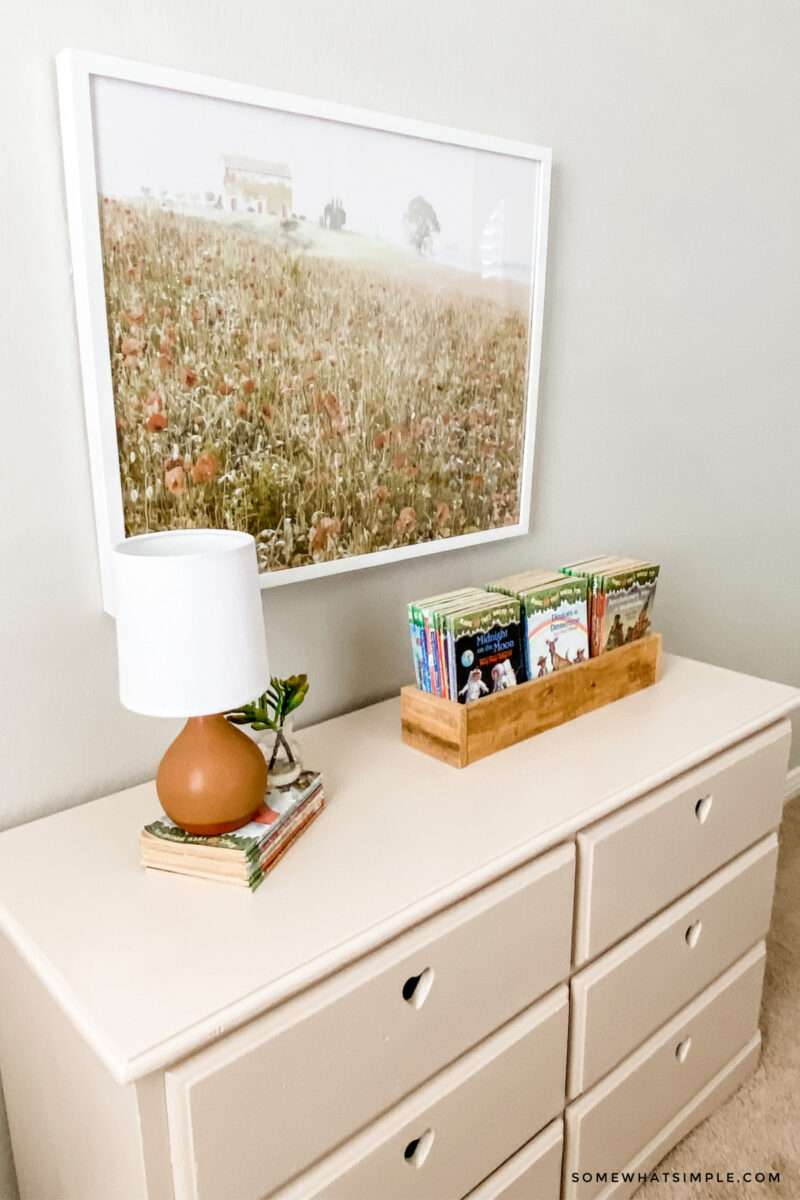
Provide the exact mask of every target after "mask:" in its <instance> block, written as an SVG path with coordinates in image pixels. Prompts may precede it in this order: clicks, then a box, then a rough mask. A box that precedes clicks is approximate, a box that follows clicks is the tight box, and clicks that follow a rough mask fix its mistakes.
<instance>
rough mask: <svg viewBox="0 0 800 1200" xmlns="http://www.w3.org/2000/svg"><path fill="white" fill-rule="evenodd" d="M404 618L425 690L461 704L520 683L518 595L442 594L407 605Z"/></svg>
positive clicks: (478, 590) (483, 591)
mask: <svg viewBox="0 0 800 1200" xmlns="http://www.w3.org/2000/svg"><path fill="white" fill-rule="evenodd" d="M408 620H409V626H410V629H411V644H412V649H413V651H414V668H415V672H416V678H417V686H418V687H420V688H422V689H423V691H426V692H433V693H434V695H437V696H444V697H445V698H446V699H449V700H458V701H460V702H461V703H462V704H464V703H466V702H467V701H470V700H478V699H480V697H481V696H485V695H487V694H488V693H489V692H499V691H503V690H504V689H505V688H509V687H514V686H515V684H517V683H521V682H522V680H524V678H525V667H524V662H523V656H524V650H523V645H522V634H521V608H520V602H519V600H517V599H516V597H512V596H506V595H500V594H498V593H497V592H491V591H489V590H488V589H486V588H463V589H461V590H459V591H455V592H444V593H442V594H441V595H440V596H431V597H429V598H428V599H427V600H420V601H418V602H417V603H416V604H410V605H409V606H408Z"/></svg>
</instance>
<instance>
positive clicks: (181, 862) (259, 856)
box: [140, 771, 325, 891]
mask: <svg viewBox="0 0 800 1200" xmlns="http://www.w3.org/2000/svg"><path fill="white" fill-rule="evenodd" d="M324 805H325V798H324V796H323V794H322V776H321V775H320V773H319V771H303V773H302V774H301V775H300V776H299V778H298V779H296V780H295V782H294V783H289V784H286V785H285V786H283V787H278V788H268V790H267V794H266V797H265V800H264V804H263V805H262V807H261V809H260V810H259V812H258V814H257V815H256V816H255V817H254V818H253V820H252V821H250V822H249V824H247V825H243V826H242V827H241V829H236V830H234V831H233V832H232V833H222V834H218V835H216V836H214V837H201V836H200V835H198V834H194V833H187V832H186V830H185V829H181V828H179V826H177V825H176V824H175V823H174V822H173V821H171V820H170V819H169V817H166V816H164V817H161V818H159V820H157V821H153V822H152V823H151V824H150V825H145V827H144V829H143V830H142V833H141V838H140V846H141V859H142V864H143V866H145V867H150V868H153V869H155V870H159V871H173V872H176V873H177V874H179V875H195V876H197V877H198V878H200V879H216V880H219V881H220V882H221V883H233V884H236V885H238V886H239V887H247V888H250V889H251V891H254V890H255V889H256V888H257V887H258V885H259V884H260V883H261V882H262V880H263V879H264V878H265V877H266V876H267V875H268V874H269V872H270V871H271V870H272V868H273V867H274V866H275V864H276V863H277V862H278V860H279V859H281V858H282V857H283V855H284V854H285V853H286V851H287V850H288V849H289V847H290V846H291V845H292V843H293V842H295V841H296V840H297V838H298V837H300V835H301V834H302V833H303V832H304V831H305V830H306V829H308V827H309V825H310V824H311V822H312V821H313V820H314V818H315V817H317V816H318V815H319V813H320V812H321V811H322V809H323V807H324Z"/></svg>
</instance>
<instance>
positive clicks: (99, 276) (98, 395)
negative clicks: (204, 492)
mask: <svg viewBox="0 0 800 1200" xmlns="http://www.w3.org/2000/svg"><path fill="white" fill-rule="evenodd" d="M57 74H58V88H59V100H60V110H61V125H62V138H63V153H64V168H65V182H66V196H67V206H68V218H69V232H70V241H71V248H72V260H73V275H74V287H75V297H76V311H77V325H78V337H79V346H80V359H81V368H82V375H83V390H84V400H85V412H86V425H87V434H88V443H89V452H90V464H91V478H92V489H93V497H94V509H95V520H96V528H97V541H98V552H99V560H100V571H101V581H102V592H103V603H104V607H105V608H106V610H107V611H109V612H113V610H114V601H113V587H112V578H111V551H112V548H113V546H114V545H116V544H118V543H119V542H121V541H122V540H124V538H125V537H126V536H129V534H128V533H126V515H125V508H124V502H123V501H124V493H123V479H122V477H121V469H122V466H121V462H120V447H119V445H118V440H117V421H118V419H119V418H118V417H117V416H115V393H114V380H113V375H112V351H111V349H110V334H109V323H108V319H107V309H106V281H105V277H104V262H103V246H102V231H101V214H100V209H101V207H102V206H101V204H100V203H99V198H98V189H99V175H98V165H99V164H98V148H97V144H96V137H97V128H98V114H97V113H96V112H95V111H94V109H93V95H94V94H95V93H94V88H95V87H96V86H102V87H106V88H107V87H108V84H107V83H106V82H105V81H109V80H111V81H118V82H119V83H122V84H125V85H131V84H133V85H140V86H141V87H144V88H151V89H152V88H155V89H168V91H169V93H171V94H173V95H174V94H175V93H178V94H180V95H182V96H189V97H197V98H210V99H212V100H214V101H220V102H233V103H234V104H236V105H247V106H253V107H255V108H257V109H260V110H266V111H267V112H268V113H269V114H271V116H272V118H274V119H275V120H277V119H278V117H280V116H284V117H285V116H287V115H288V116H293V117H302V118H312V119H314V118H316V119H321V120H322V121H324V122H333V123H335V125H334V126H326V130H327V129H332V128H335V129H338V130H341V129H342V127H349V128H350V130H352V129H356V130H364V131H377V132H378V133H380V134H386V135H400V136H401V137H402V138H404V139H415V141H414V142H413V144H412V143H411V142H409V143H403V145H404V146H406V145H407V146H408V148H409V153H411V152H412V150H414V149H415V148H416V147H419V146H420V145H421V144H422V143H427V144H429V145H432V146H434V147H436V146H437V145H438V146H441V147H442V148H443V150H442V153H444V152H445V150H446V149H447V148H449V149H447V152H448V153H449V152H450V150H452V148H465V149H466V150H468V151H471V152H473V151H477V152H481V153H482V155H484V154H485V155H490V156H491V155H497V156H502V161H503V164H505V166H507V165H508V163H509V162H510V161H511V167H512V168H513V167H514V163H515V162H516V163H518V164H519V174H520V178H523V176H524V178H525V180H526V181H529V180H531V179H532V180H533V183H532V184H531V193H532V202H531V203H530V205H529V208H530V212H529V218H530V233H529V234H526V237H527V238H528V243H527V244H529V246H530V251H531V256H530V263H529V270H530V282H529V285H528V290H529V293H530V294H529V300H528V303H527V306H526V310H525V312H524V318H525V321H526V327H527V341H526V353H527V370H526V377H525V384H524V394H523V395H522V405H523V413H522V416H521V418H520V421H521V428H522V433H521V436H522V451H521V461H520V462H519V466H518V475H517V477H516V481H515V487H516V495H517V503H516V506H515V509H514V512H513V513H511V514H509V513H506V516H505V518H504V520H505V521H506V523H504V524H500V525H497V526H496V527H495V526H491V527H486V528H477V529H475V530H474V531H472V532H463V533H448V532H447V531H446V532H445V535H443V536H439V535H438V533H437V534H435V535H434V536H431V537H430V538H429V539H428V540H418V541H413V542H410V543H409V544H397V545H392V544H390V545H389V546H388V547H385V548H381V549H377V550H372V551H367V552H359V553H347V552H346V551H343V552H342V556H341V557H328V558H326V557H322V558H321V560H320V561H312V562H307V563H305V562H304V563H300V564H299V565H293V564H292V563H291V562H287V564H286V565H284V566H282V567H281V569H273V570H266V571H264V572H263V573H262V574H261V577H260V578H261V584H262V586H263V587H273V586H281V585H284V584H288V583H294V582H299V581H302V580H308V579H314V578H317V577H324V576H327V575H333V574H337V573H339V572H342V571H347V570H353V569H358V568H364V567H372V566H376V565H380V564H383V563H386V562H392V561H397V560H399V559H405V558H409V559H410V558H415V557H418V556H420V555H425V554H431V553H436V552H439V551H444V550H455V549H459V548H462V547H465V546H471V545H477V544H480V543H483V542H488V541H492V540H498V539H505V538H510V537H515V536H519V535H521V534H524V533H527V532H528V531H529V528H530V521H531V511H530V509H531V492H532V474H533V460H534V441H535V431H536V408H537V399H538V390H539V369H540V356H541V340H542V318H543V304H544V287H545V273H546V257H547V228H548V214H549V196H550V176H551V152H550V150H549V149H546V148H544V147H540V146H535V145H529V144H527V143H522V142H517V141H510V140H506V139H502V138H497V137H492V136H488V135H486V134H478V133H469V132H465V131H462V130H458V129H451V128H447V127H443V126H439V125H434V124H428V123H426V122H423V121H418V120H411V119H407V118H402V117H396V116H389V115H387V114H383V113H375V112H370V111H366V110H362V109H357V108H351V107H349V106H345V105H341V104H333V103H328V102H326V101H322V100H315V99H309V98H305V97H299V96H294V95H288V94H284V93H280V92H275V91H272V90H269V89H267V88H262V87H258V86H254V85H252V84H244V83H237V82H233V81H228V80H221V79H215V78H210V77H206V76H202V75H196V74H190V73H187V72H183V71H177V70H172V69H168V68H165V67H160V66H153V65H150V64H146V63H137V62H130V61H127V60H122V59H117V58H112V57H107V56H104V55H97V54H93V53H88V52H83V51H76V50H71V49H68V50H64V51H62V52H61V53H60V54H59V55H58V56H57ZM98 80H100V81H104V82H103V83H102V85H98V84H97V81H98ZM159 95H163V93H159ZM492 161H497V162H499V161H500V160H492ZM487 162H488V163H489V165H491V162H490V160H486V159H484V158H483V157H481V163H487ZM525 164H527V165H525ZM530 164H534V165H535V171H533V173H531V172H532V170H533V169H532V168H530ZM505 166H504V169H505ZM100 167H101V168H102V164H100ZM529 168H530V169H529ZM482 169H483V168H482ZM226 178H227V176H226ZM527 186H528V184H527V182H526V187H527ZM142 191H143V192H144V191H145V189H144V188H142ZM290 195H291V192H290ZM220 199H221V196H220ZM113 202H114V203H117V201H113ZM219 202H220V200H218V201H217V203H218V204H219ZM123 203H124V201H123ZM230 203H231V204H235V199H233V200H230ZM527 207H528V206H527V202H526V208H527ZM259 208H260V202H259ZM408 211H410V207H409V210H408ZM294 215H295V214H293V216H294ZM242 219H244V216H243V214H242ZM248 219H250V218H248ZM253 219H254V218H253ZM270 219H271V220H272V218H270ZM275 219H276V220H277V218H275ZM302 219H305V218H302ZM325 221H326V223H327V216H326V217H325ZM319 224H320V227H322V217H321V216H320V218H319ZM348 232H349V231H348ZM287 236H288V235H287ZM429 240H430V239H429ZM417 250H418V251H419V253H420V254H422V249H421V248H420V247H419V246H417ZM287 252H288V251H287ZM298 253H300V252H298ZM407 253H410V251H407ZM432 261H433V260H432ZM434 266H437V267H438V264H434ZM525 266H526V269H527V267H528V264H527V263H526V264H525ZM487 286H488V285H487ZM509 286H510V285H509ZM133 332H138V331H133ZM517 336H519V335H517ZM330 361H331V362H333V361H334V358H333V356H332V357H331V359H330ZM517 370H519V368H517ZM246 382H248V381H246ZM321 394H322V395H331V394H332V393H329V392H326V393H321ZM334 399H335V397H334ZM267 407H269V406H267ZM264 411H266V410H262V415H263V412H264ZM484 415H485V416H486V417H487V423H488V421H489V417H488V415H487V412H486V410H484ZM398 436H399V434H398ZM402 457H403V455H402V453H398V455H397V456H396V458H395V459H393V460H392V462H395V461H396V462H400V461H401V459H402ZM170 461H172V460H170ZM188 461H189V460H188V459H187V462H188ZM187 469H188V468H187ZM411 469H412V470H413V468H411ZM408 470H409V468H406V471H408ZM473 478H479V476H473ZM159 486H160V485H159ZM381 490H382V489H377V492H376V494H377V493H378V492H380V491H381ZM131 494H133V493H132V492H131ZM495 494H496V493H495ZM284 503H285V502H284ZM454 503H456V502H454ZM487 503H488V501H487ZM492 503H495V504H496V501H494V500H493V501H492ZM444 508H445V509H448V508H449V506H448V505H445V506H444ZM381 511H383V510H381ZM403 511H407V510H405V509H404V510H403ZM437 511H438V510H437ZM442 511H443V510H442ZM412 512H415V510H414V509H413V508H412ZM509 516H511V517H512V520H511V521H509ZM446 519H449V512H448V517H447V518H446ZM406 520H408V518H406ZM453 523H454V524H455V520H454V522H453ZM159 527H162V526H159ZM400 527H401V522H400V519H399V518H398V522H396V524H395V528H397V529H400ZM133 532H140V530H139V529H138V528H136V529H134V530H133ZM265 532H266V531H265ZM325 536H326V537H327V534H326V535H325ZM419 536H422V535H421V533H420V535H419ZM310 537H311V535H309V538H310ZM334 537H335V534H334V535H331V539H330V540H328V541H327V543H326V547H325V550H324V552H323V553H324V554H328V553H329V552H330V553H333V554H336V553H338V552H339V551H338V547H337V545H336V544H335V543H334V540H333V539H334ZM400 541H401V539H400V538H398V542H400ZM295 557H299V556H295Z"/></svg>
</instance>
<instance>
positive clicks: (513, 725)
mask: <svg viewBox="0 0 800 1200" xmlns="http://www.w3.org/2000/svg"><path fill="white" fill-rule="evenodd" d="M660 659H661V635H660V634H651V635H650V636H649V637H647V638H642V639H641V641H638V642H632V643H631V644H630V645H629V646H622V647H620V649H619V650H612V651H610V652H609V653H607V654H601V655H600V656H599V657H598V658H589V659H587V660H586V662H582V663H578V664H576V665H575V666H574V667H569V668H568V669H566V670H562V671H554V672H553V673H552V674H551V675H545V676H544V677H543V678H542V679H532V680H530V681H529V682H528V683H523V684H520V685H519V686H518V687H516V688H509V689H508V690H507V691H505V692H499V693H498V694H497V696H492V697H487V698H486V699H485V700H478V701H476V703H474V704H465V705H462V707H463V708H465V709H466V710H467V762H468V763H471V762H477V760H478V759H480V758H485V757H486V756H487V755H488V754H493V753H494V752H495V750H503V749H505V747H506V746H513V745H514V743H515V742H521V741H523V740H524V739H525V738H529V737H533V735H534V734H537V733H543V732H544V731H545V730H546V729H553V728H554V727H555V726H556V725H563V723H564V722H565V721H571V720H572V719H573V718H574V717H581V716H583V714H584V713H587V712H591V711H592V710H593V709H595V708H602V706H603V705H605V704H611V703H612V702H613V701H614V700H621V699H622V697H623V696H629V695H631V694H632V693H633V692H638V691H640V690H641V689H642V688H645V687H649V686H650V684H652V683H655V682H656V679H657V675H658V668H659V665H660Z"/></svg>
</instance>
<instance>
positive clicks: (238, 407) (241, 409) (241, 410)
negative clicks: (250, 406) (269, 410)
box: [233, 400, 248, 417]
mask: <svg viewBox="0 0 800 1200" xmlns="http://www.w3.org/2000/svg"><path fill="white" fill-rule="evenodd" d="M233 411H234V412H235V413H236V415H237V417H246V416H247V411H248V410H247V403H246V401H244V400H237V401H236V403H235V404H234V406H233Z"/></svg>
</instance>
